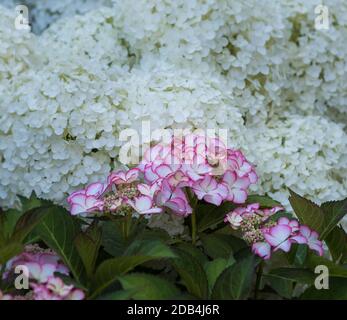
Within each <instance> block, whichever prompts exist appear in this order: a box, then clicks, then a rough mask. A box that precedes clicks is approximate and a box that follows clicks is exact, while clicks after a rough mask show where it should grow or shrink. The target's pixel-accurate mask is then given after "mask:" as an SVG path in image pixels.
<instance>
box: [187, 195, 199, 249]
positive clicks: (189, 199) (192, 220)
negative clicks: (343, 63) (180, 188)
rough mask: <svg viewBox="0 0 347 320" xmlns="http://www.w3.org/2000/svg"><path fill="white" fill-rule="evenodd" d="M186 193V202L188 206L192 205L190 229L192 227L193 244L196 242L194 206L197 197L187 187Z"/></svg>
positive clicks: (196, 202)
mask: <svg viewBox="0 0 347 320" xmlns="http://www.w3.org/2000/svg"><path fill="white" fill-rule="evenodd" d="M185 191H186V195H187V199H188V202H189V204H190V206H191V207H192V214H191V229H192V244H193V245H194V246H195V244H196V229H197V228H196V206H197V204H198V199H197V198H196V197H194V193H193V192H192V191H191V190H190V189H188V188H185Z"/></svg>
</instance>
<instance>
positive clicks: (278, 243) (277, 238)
mask: <svg viewBox="0 0 347 320" xmlns="http://www.w3.org/2000/svg"><path fill="white" fill-rule="evenodd" d="M263 234H264V237H265V240H266V241H267V242H268V243H269V244H270V245H271V246H272V247H274V251H277V250H278V249H281V250H283V251H285V252H288V251H289V250H290V247H291V244H292V243H291V241H290V236H291V234H292V228H291V227H289V226H288V225H280V224H279V225H276V226H274V227H271V228H267V229H264V230H263Z"/></svg>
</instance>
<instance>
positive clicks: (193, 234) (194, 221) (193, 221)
mask: <svg viewBox="0 0 347 320" xmlns="http://www.w3.org/2000/svg"><path fill="white" fill-rule="evenodd" d="M191 218H192V244H193V245H194V246H195V244H196V213H195V209H193V212H192V215H191Z"/></svg>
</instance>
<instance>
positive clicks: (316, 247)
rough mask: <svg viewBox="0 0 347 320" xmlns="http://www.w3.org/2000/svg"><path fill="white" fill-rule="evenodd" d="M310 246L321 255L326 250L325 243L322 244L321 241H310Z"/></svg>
mask: <svg viewBox="0 0 347 320" xmlns="http://www.w3.org/2000/svg"><path fill="white" fill-rule="evenodd" d="M319 242H320V241H319ZM308 246H309V248H310V249H311V250H314V251H316V252H317V253H318V254H319V255H320V256H322V255H323V253H324V250H323V245H322V244H321V242H320V244H319V243H313V244H311V243H309V244H308Z"/></svg>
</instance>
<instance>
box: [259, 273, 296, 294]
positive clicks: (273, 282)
mask: <svg viewBox="0 0 347 320" xmlns="http://www.w3.org/2000/svg"><path fill="white" fill-rule="evenodd" d="M265 279H266V280H267V281H268V282H269V284H270V286H271V287H272V288H273V289H274V290H275V291H276V292H277V293H278V294H279V295H280V296H281V297H283V298H286V299H290V298H291V297H292V295H293V282H292V281H290V280H286V279H283V278H276V277H271V276H266V277H265Z"/></svg>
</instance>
